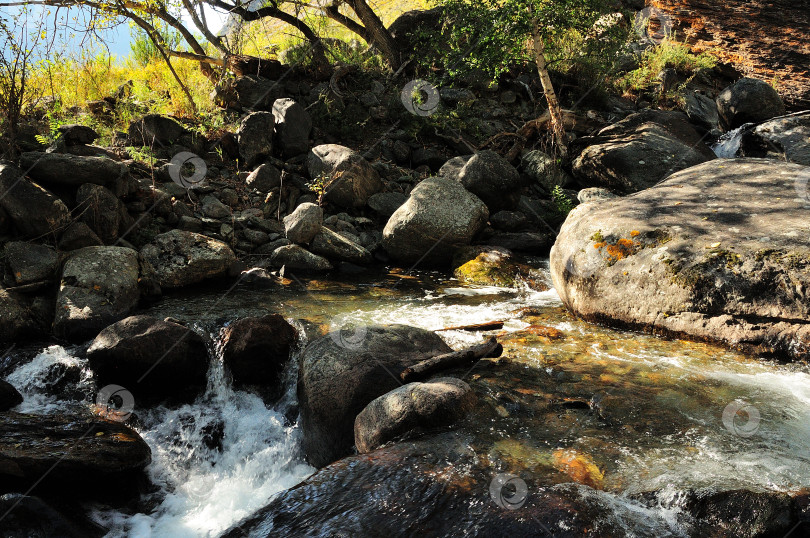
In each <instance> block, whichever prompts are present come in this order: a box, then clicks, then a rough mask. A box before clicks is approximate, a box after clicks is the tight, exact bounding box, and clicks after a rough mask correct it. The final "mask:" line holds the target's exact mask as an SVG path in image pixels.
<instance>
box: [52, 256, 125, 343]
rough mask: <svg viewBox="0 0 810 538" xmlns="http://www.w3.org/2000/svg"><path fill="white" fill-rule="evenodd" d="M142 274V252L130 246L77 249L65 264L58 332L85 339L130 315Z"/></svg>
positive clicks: (63, 335)
mask: <svg viewBox="0 0 810 538" xmlns="http://www.w3.org/2000/svg"><path fill="white" fill-rule="evenodd" d="M138 274H139V263H138V253H137V252H135V251H134V250H132V249H130V248H124V247H87V248H83V249H79V250H75V251H73V252H72V253H71V255H70V257H69V258H68V259H67V261H66V262H65V264H64V267H63V268H62V280H61V283H60V287H59V293H58V295H57V298H56V315H55V318H54V322H53V330H54V332H55V333H56V334H57V335H58V336H60V337H62V338H65V339H67V340H71V341H78V340H83V339H86V338H90V337H93V336H95V335H96V334H98V332H99V331H100V330H101V329H103V328H104V327H106V326H107V325H109V324H111V323H115V322H116V321H118V320H120V319H123V318H125V317H126V316H128V315H129V313H130V312H131V311H132V309H133V308H135V306H137V304H138V300H139V298H140V291H139V288H138Z"/></svg>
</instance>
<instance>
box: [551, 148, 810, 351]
mask: <svg viewBox="0 0 810 538" xmlns="http://www.w3.org/2000/svg"><path fill="white" fill-rule="evenodd" d="M808 182H810V168H808V167H803V166H799V165H796V164H788V163H783V162H778V161H770V160H760V159H733V160H726V159H723V160H717V161H712V162H707V163H704V164H701V165H698V166H695V167H693V168H690V169H688V170H684V171H681V172H679V173H677V174H674V175H672V176H671V177H670V178H668V179H667V180H666V181H664V182H662V183H661V184H660V185H658V186H656V187H653V188H651V189H648V190H646V191H642V192H640V193H637V194H635V195H633V196H629V197H626V198H616V199H613V200H605V201H603V202H601V203H598V204H596V203H589V204H583V205H581V206H579V207H577V208H575V209H574V210H573V211H572V212H571V213H570V214H569V216H568V219H567V220H566V221H565V224H564V225H563V227H562V229H561V231H560V234H559V236H558V238H557V242H556V244H555V245H554V247H553V248H552V249H551V262H550V264H551V276H552V278H553V280H554V286H555V288H556V289H557V292H558V293H559V295H560V298H561V299H562V301H563V303H564V304H565V305H566V307H568V308H569V309H570V310H571V311H573V312H574V313H576V314H577V315H578V316H581V317H582V318H584V319H586V320H590V321H594V322H599V323H608V324H613V325H617V326H620V327H634V328H639V329H645V330H649V331H653V332H655V333H666V334H672V335H685V336H688V337H691V338H697V339H701V340H711V341H716V342H722V343H724V344H726V345H729V346H732V347H735V348H740V349H743V350H747V351H752V352H756V353H759V354H775V355H776V356H778V357H781V358H793V359H800V360H807V359H808V358H810V324H808V323H807V321H806V320H808V319H810V301H809V300H808V290H810V276H809V275H810V272H808V269H810V246H809V245H808V242H807V238H808V237H810V219H808V218H807V215H808V208H807V207H808V205H810V196H808V192H810V191H808ZM797 195H798V196H797Z"/></svg>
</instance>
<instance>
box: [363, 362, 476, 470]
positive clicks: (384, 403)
mask: <svg viewBox="0 0 810 538" xmlns="http://www.w3.org/2000/svg"><path fill="white" fill-rule="evenodd" d="M475 401H476V397H475V394H474V393H473V391H472V389H471V388H470V386H469V385H468V384H467V383H465V382H464V381H462V380H460V379H456V378H454V377H440V378H436V379H432V380H430V381H428V382H425V383H408V384H407V385H403V386H401V387H399V388H396V389H394V390H392V391H391V392H388V393H386V394H384V395H382V396H380V397H378V398H376V399H374V400H373V401H372V402H371V403H370V404H368V405H367V406H366V407H365V409H363V411H361V412H360V414H359V415H357V418H356V419H355V421H354V444H355V446H357V451H358V452H360V453H361V454H364V453H366V452H371V451H372V450H375V449H376V448H378V447H380V446H382V445H384V444H385V443H387V442H389V441H391V440H393V439H399V438H401V437H403V436H405V435H414V434H416V433H420V432H422V431H425V430H429V429H433V428H440V427H446V426H450V425H452V424H453V423H454V422H455V421H457V420H459V419H460V418H462V417H464V416H465V415H466V414H467V413H468V412H469V411H470V410H471V409H472V408H473V407H474V406H475Z"/></svg>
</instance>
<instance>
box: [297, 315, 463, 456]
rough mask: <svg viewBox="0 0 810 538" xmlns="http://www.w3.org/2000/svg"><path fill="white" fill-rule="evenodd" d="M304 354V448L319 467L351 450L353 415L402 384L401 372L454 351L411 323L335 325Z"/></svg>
mask: <svg viewBox="0 0 810 538" xmlns="http://www.w3.org/2000/svg"><path fill="white" fill-rule="evenodd" d="M335 329H336V330H334V331H333V332H331V333H329V334H327V335H326V336H323V337H321V338H318V339H316V340H313V341H312V342H311V343H310V344H309V345H308V346H307V347H306V348H305V349H304V352H303V354H302V355H301V359H300V360H301V363H300V369H299V373H298V400H299V404H300V407H301V429H302V432H303V448H304V452H305V453H306V456H307V460H308V461H309V462H310V463H311V464H312V465H314V466H316V467H323V466H324V465H326V464H328V463H330V462H332V461H335V460H336V459H338V458H340V457H342V456H345V455H347V454H349V453H350V452H351V448H352V445H353V444H354V420H355V417H356V416H357V414H358V413H360V412H361V411H362V410H363V408H365V407H366V405H368V404H369V403H370V402H371V401H372V400H374V399H375V398H377V397H378V396H382V395H383V394H385V393H386V392H388V391H390V390H393V389H395V388H397V387H399V386H400V382H399V380H398V377H396V376H398V375H399V373H400V372H401V371H402V370H404V369H405V368H407V367H408V366H410V365H412V364H414V363H416V362H418V361H419V360H422V359H424V358H426V357H428V356H433V355H439V354H442V353H448V352H450V351H452V350H451V349H450V347H449V346H448V345H447V344H445V343H444V341H443V340H442V339H441V338H440V337H439V336H438V335H437V334H435V333H433V332H430V331H426V330H424V329H418V328H415V327H407V326H404V325H391V326H385V327H381V326H359V327H343V326H341V325H337V326H335Z"/></svg>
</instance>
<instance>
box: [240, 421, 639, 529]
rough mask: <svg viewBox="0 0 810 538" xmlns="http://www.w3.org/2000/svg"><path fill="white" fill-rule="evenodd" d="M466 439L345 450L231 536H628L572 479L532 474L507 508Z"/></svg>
mask: <svg viewBox="0 0 810 538" xmlns="http://www.w3.org/2000/svg"><path fill="white" fill-rule="evenodd" d="M459 444H461V441H460V440H459V439H457V438H455V437H454V436H452V435H451V434H444V435H437V436H433V437H429V438H421V439H419V440H417V441H411V442H408V441H406V442H403V443H397V444H395V445H393V446H389V447H385V448H382V449H378V450H375V451H374V452H371V453H369V454H362V455H359V456H351V457H347V458H344V459H342V460H340V461H337V462H335V463H333V464H332V465H329V466H328V467H326V468H324V469H321V470H320V471H319V472H317V473H315V474H314V475H312V476H311V477H309V478H308V479H307V480H305V481H304V482H303V483H301V484H299V485H298V486H296V487H295V488H292V489H290V490H287V491H285V492H283V493H281V494H279V495H278V496H277V497H275V498H273V500H271V501H270V503H269V504H268V505H267V506H266V507H264V508H262V509H261V510H259V511H258V512H257V513H256V514H254V515H252V516H250V517H248V518H246V519H245V520H243V521H240V522H239V524H238V526H234V527H233V528H232V529H230V530H229V531H228V532H226V533H225V534H224V537H226V538H238V537H242V536H244V535H245V534H248V535H262V536H263V535H266V534H268V533H269V532H271V531H270V529H272V533H274V534H275V533H277V534H278V535H290V534H294V535H297V536H306V537H316V536H323V534H324V533H325V532H333V533H344V534H345V535H347V536H367V535H375V536H404V535H419V534H422V535H428V536H481V537H484V536H503V537H506V536H542V535H543V533H545V534H546V535H547V536H554V537H555V538H574V537H577V538H578V537H581V536H586V535H588V534H592V531H593V529H594V528H596V527H595V526H596V525H597V523H598V525H599V527H598V528H599V529H600V532H601V533H602V534H603V535H604V536H622V535H623V533H622V529H621V528H620V527H618V526H617V525H614V524H612V523H609V521H610V513H609V509H606V508H603V507H600V506H599V505H597V504H596V503H594V502H592V501H591V502H589V501H588V500H586V499H585V498H584V497H583V496H582V495H581V494H580V491H579V490H577V489H576V488H572V487H570V486H555V487H537V484H535V483H534V482H532V481H531V480H529V479H528V477H527V481H526V483H527V487H528V489H529V492H530V493H529V495H528V496H527V498H526V502H525V504H522V506H520V508H519V509H517V510H509V509H507V508H503V507H502V506H503V501H501V503H502V504H501V505H500V506H499V505H498V504H497V503H496V502H495V501H494V500H493V499H492V496H491V494H490V488H491V483H492V480H493V477H494V476H495V474H497V473H496V472H495V471H494V470H492V469H487V470H484V469H480V468H478V466H477V465H476V464H475V459H474V458H471V457H470V450H469V449H466V450H465V449H464V448H460V447H459ZM448 462H449V463H448ZM585 489H587V488H585ZM495 494H496V495H500V493H499V491H498V490H496V492H495ZM504 497H509V492H508V491H507V492H504ZM312 522H317V524H315V525H313V524H312ZM617 527H618V528H617ZM544 528H545V529H548V531H545V530H544ZM645 530H652V529H645Z"/></svg>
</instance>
